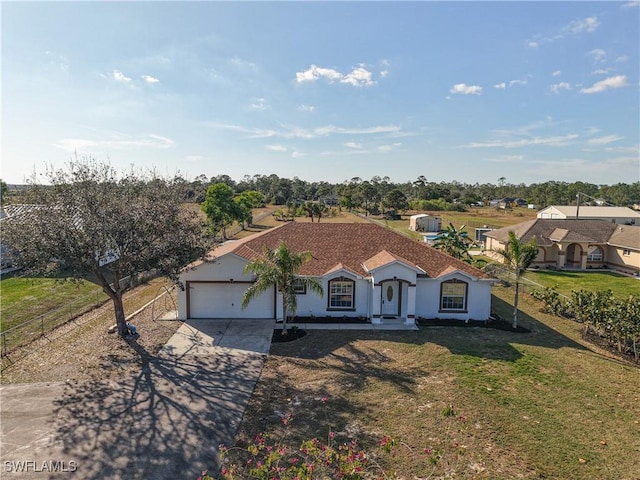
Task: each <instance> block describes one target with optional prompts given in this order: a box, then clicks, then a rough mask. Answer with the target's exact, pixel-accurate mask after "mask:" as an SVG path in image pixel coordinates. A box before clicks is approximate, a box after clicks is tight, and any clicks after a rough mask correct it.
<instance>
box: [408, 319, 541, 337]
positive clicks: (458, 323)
mask: <svg viewBox="0 0 640 480" xmlns="http://www.w3.org/2000/svg"><path fill="white" fill-rule="evenodd" d="M416 324H417V325H418V326H419V327H480V328H493V329H496V330H503V331H505V332H513V333H531V330H529V329H528V328H525V327H521V326H519V325H518V327H517V328H513V326H512V325H511V322H508V321H506V320H503V319H501V318H496V317H494V318H491V319H489V320H487V321H481V320H468V321H465V320H452V319H443V318H430V319H426V318H419V319H417V320H416Z"/></svg>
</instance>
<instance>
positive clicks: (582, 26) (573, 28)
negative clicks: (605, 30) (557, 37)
mask: <svg viewBox="0 0 640 480" xmlns="http://www.w3.org/2000/svg"><path fill="white" fill-rule="evenodd" d="M599 25H600V22H599V21H598V17H586V18H582V19H579V20H574V21H572V22H571V23H569V24H568V25H566V26H565V27H563V29H562V31H563V32H568V33H572V34H573V35H578V34H580V33H582V32H588V33H592V32H595V31H596V30H597V28H598V26H599Z"/></svg>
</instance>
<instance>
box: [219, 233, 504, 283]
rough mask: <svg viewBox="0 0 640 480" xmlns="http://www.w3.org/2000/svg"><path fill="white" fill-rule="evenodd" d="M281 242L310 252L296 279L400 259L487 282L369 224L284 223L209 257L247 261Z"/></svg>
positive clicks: (434, 272)
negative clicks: (224, 256) (300, 276)
mask: <svg viewBox="0 0 640 480" xmlns="http://www.w3.org/2000/svg"><path fill="white" fill-rule="evenodd" d="M280 242H285V243H286V244H287V245H288V246H289V248H290V249H291V250H292V251H295V252H302V251H310V252H311V253H312V259H311V260H310V261H309V262H307V263H306V264H305V265H304V266H303V267H302V270H301V272H300V274H301V275H318V276H320V275H324V274H326V273H327V272H331V271H335V269H336V268H337V267H338V266H340V268H344V269H347V270H350V271H352V272H354V273H357V274H358V275H361V276H363V277H367V276H369V274H368V272H367V270H366V269H365V266H364V265H365V263H366V264H367V268H375V266H381V265H383V264H386V263H389V261H393V260H399V261H401V262H404V263H407V264H408V265H411V266H415V267H417V268H418V269H422V270H423V271H424V272H425V273H426V274H427V275H428V276H429V277H432V278H436V277H439V276H441V275H443V274H446V273H449V272H451V271H453V270H460V271H462V272H466V273H467V274H469V275H471V276H474V277H477V278H483V279H491V278H492V277H491V276H489V275H487V274H486V273H484V272H483V271H481V270H479V269H477V268H475V267H472V266H471V265H469V264H467V263H464V262H462V261H460V260H457V259H455V258H452V257H451V256H449V255H447V254H444V253H441V252H439V251H438V250H436V249H434V248H432V247H430V246H428V245H426V244H424V243H421V242H418V241H416V240H412V239H410V238H408V237H405V236H404V235H401V234H399V233H396V232H394V231H393V230H391V229H388V228H384V227H381V226H379V225H375V224H373V223H298V222H288V223H286V224H284V225H282V226H280V227H277V228H274V229H271V230H267V231H265V232H261V233H259V234H257V235H254V236H251V237H247V238H245V239H242V240H239V241H238V242H234V243H231V242H230V243H227V244H225V245H223V246H221V247H219V248H217V249H216V250H214V252H213V254H214V255H215V256H216V257H219V256H221V255H223V254H226V253H234V254H235V255H238V256H241V257H243V258H246V259H247V260H252V259H254V258H256V256H257V255H260V254H261V252H262V251H263V249H264V247H268V248H275V247H277V246H278V244H279V243H280ZM384 251H386V253H383V252H384ZM381 262H385V263H381Z"/></svg>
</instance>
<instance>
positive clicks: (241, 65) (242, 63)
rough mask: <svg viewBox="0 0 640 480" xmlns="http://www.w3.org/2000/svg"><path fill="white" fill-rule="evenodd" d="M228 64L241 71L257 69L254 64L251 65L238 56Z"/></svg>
mask: <svg viewBox="0 0 640 480" xmlns="http://www.w3.org/2000/svg"><path fill="white" fill-rule="evenodd" d="M229 62H230V63H231V65H234V66H235V67H237V68H239V69H243V70H255V69H256V68H257V67H256V64H255V63H251V62H249V61H247V60H244V59H242V58H240V57H238V56H235V57H233V58H232V59H231V60H229Z"/></svg>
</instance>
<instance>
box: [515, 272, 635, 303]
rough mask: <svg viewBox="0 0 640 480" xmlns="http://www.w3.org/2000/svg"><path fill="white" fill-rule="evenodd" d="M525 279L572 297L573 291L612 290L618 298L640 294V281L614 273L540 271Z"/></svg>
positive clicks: (527, 274)
mask: <svg viewBox="0 0 640 480" xmlns="http://www.w3.org/2000/svg"><path fill="white" fill-rule="evenodd" d="M525 278H527V279H529V280H532V281H534V282H536V283H539V284H541V285H543V286H545V287H549V288H552V287H556V288H557V290H558V292H560V293H562V294H564V295H567V296H570V295H571V291H572V290H588V291H596V290H611V291H613V294H614V295H615V296H617V297H621V298H624V297H627V296H628V295H638V294H640V280H639V279H637V278H633V277H627V276H624V275H619V274H617V273H614V272H602V271H598V272H588V271H587V272H569V271H566V270H565V271H553V270H540V271H528V272H527V273H526V275H525Z"/></svg>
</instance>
